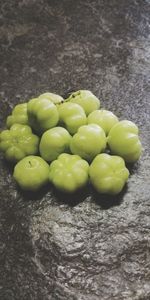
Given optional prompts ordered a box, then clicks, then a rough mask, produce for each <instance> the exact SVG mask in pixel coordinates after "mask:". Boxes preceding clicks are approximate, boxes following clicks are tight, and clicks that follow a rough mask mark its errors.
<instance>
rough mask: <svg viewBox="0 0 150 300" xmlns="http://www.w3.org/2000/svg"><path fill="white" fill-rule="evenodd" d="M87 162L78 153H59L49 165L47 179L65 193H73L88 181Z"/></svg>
mask: <svg viewBox="0 0 150 300" xmlns="http://www.w3.org/2000/svg"><path fill="white" fill-rule="evenodd" d="M88 169H89V165H88V163H87V162H86V161H85V160H83V159H81V157H79V156H78V155H71V154H66V153H63V154H60V155H59V157H58V159H57V160H54V161H53V162H52V163H51V165H50V173H49V180H50V182H52V183H53V185H54V186H55V187H56V188H57V189H59V190H61V191H63V192H66V193H73V192H75V191H77V190H78V189H81V188H82V187H84V186H85V185H86V184H87V182H88Z"/></svg>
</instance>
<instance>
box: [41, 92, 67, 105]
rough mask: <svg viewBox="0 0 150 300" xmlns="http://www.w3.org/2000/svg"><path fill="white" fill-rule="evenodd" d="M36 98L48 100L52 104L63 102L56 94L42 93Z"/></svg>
mask: <svg viewBox="0 0 150 300" xmlns="http://www.w3.org/2000/svg"><path fill="white" fill-rule="evenodd" d="M38 98H39V99H48V100H50V101H51V102H53V103H54V104H60V103H62V102H63V101H64V99H63V97H61V96H59V95H57V94H54V93H44V94H41V95H40V96H39V97H38Z"/></svg>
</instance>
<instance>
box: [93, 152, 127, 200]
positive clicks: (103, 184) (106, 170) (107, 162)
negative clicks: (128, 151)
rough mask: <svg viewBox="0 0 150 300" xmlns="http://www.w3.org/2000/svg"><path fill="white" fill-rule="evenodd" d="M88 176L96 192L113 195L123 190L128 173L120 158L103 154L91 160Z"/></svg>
mask: <svg viewBox="0 0 150 300" xmlns="http://www.w3.org/2000/svg"><path fill="white" fill-rule="evenodd" d="M89 176H90V181H91V183H92V185H93V186H94V188H95V189H96V190H97V192H99V193H103V194H110V195H115V194H118V193H120V192H121V190H122V189H123V187H124V185H125V183H126V181H127V180H128V177H129V171H128V169H127V168H126V166H125V163H124V160H123V159H122V158H121V157H119V156H111V155H108V154H104V153H103V154H99V155H97V156H96V157H95V159H94V160H93V162H92V164H91V165H90V168H89Z"/></svg>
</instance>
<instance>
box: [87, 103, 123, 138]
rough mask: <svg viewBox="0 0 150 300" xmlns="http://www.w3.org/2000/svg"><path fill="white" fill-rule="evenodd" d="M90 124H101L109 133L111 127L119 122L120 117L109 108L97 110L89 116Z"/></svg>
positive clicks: (106, 132)
mask: <svg viewBox="0 0 150 300" xmlns="http://www.w3.org/2000/svg"><path fill="white" fill-rule="evenodd" d="M87 120H88V124H91V123H92V124H97V125H99V126H101V127H102V128H103V129H104V131H105V134H106V135H108V133H109V131H110V129H111V128H112V127H113V126H114V125H115V124H116V123H118V122H119V120H118V118H117V117H116V116H115V115H114V114H113V113H112V112H111V111H109V110H104V109H102V110H95V111H93V112H92V113H91V114H89V116H88V119H87Z"/></svg>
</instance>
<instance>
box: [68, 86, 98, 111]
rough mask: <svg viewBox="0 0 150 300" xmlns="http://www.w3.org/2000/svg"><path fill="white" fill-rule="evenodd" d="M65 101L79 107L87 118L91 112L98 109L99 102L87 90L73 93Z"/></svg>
mask: <svg viewBox="0 0 150 300" xmlns="http://www.w3.org/2000/svg"><path fill="white" fill-rule="evenodd" d="M66 101H70V102H72V103H77V104H79V105H81V106H82V107H83V109H84V111H85V113H86V115H87V116H88V115H89V114H90V113H91V112H92V111H94V110H96V109H99V108H100V100H99V99H98V98H97V97H96V96H95V95H94V94H93V93H91V92H90V91H88V90H80V91H77V92H74V93H72V94H71V95H70V97H69V98H68V99H67V100H66Z"/></svg>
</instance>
